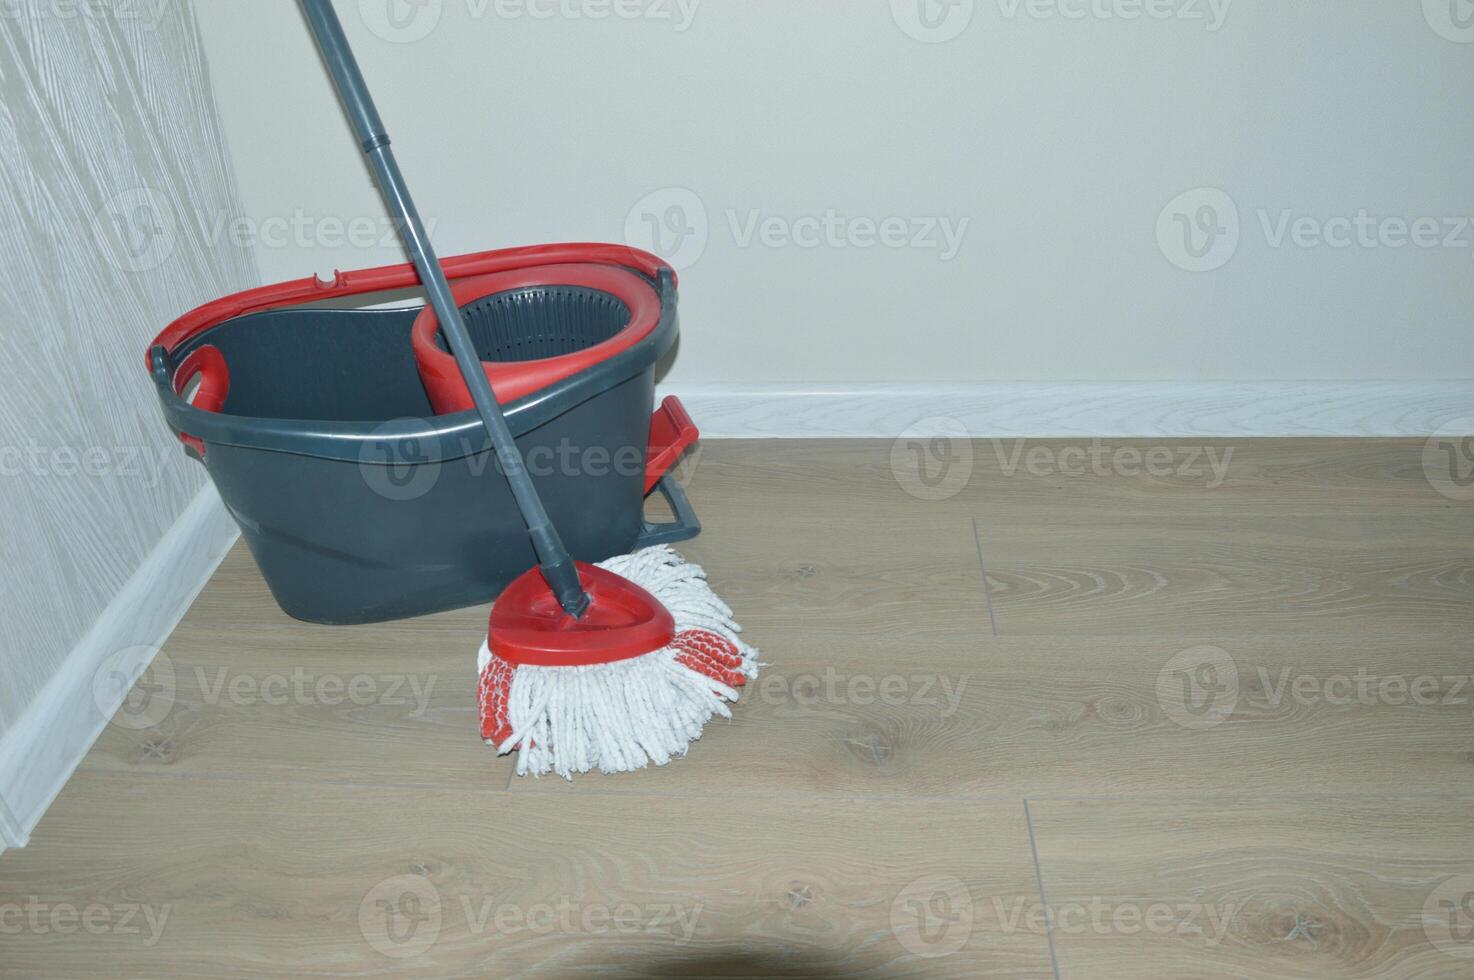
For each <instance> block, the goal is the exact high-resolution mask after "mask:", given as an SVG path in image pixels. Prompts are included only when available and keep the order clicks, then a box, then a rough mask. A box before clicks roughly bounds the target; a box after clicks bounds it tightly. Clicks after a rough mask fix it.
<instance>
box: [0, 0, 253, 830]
mask: <svg viewBox="0 0 1474 980" xmlns="http://www.w3.org/2000/svg"><path fill="white" fill-rule="evenodd" d="M196 211H198V212H200V213H207V214H219V215H232V214H234V213H235V211H236V205H235V204H234V190H233V187H232V184H231V178H230V168H229V165H228V161H227V157H226V152H225V150H224V148H223V146H222V145H221V137H220V133H219V130H218V128H217V125H216V119H215V109H214V104H213V101H212V99H211V94H210V86H209V82H208V79H207V77H206V74H205V69H204V64H203V62H202V60H201V55H200V50H199V36H198V33H197V31H196V27H195V22H194V17H193V14H192V12H191V10H190V8H189V7H187V6H183V5H179V4H172V3H171V4H165V5H158V4H152V3H150V4H116V5H111V4H104V5H100V6H99V5H87V4H54V3H50V2H49V0H24V3H19V4H18V3H10V4H6V5H4V10H3V11H0V215H3V219H0V266H3V268H4V270H5V271H4V274H3V275H0V357H3V363H4V375H3V376H4V384H3V385H0V528H3V532H0V534H3V544H4V559H5V560H4V562H3V563H0V622H3V627H0V636H3V638H4V639H3V652H0V847H3V846H4V844H5V843H7V842H9V843H12V844H13V843H20V842H22V841H23V840H24V838H25V835H26V833H27V832H28V829H29V827H30V826H31V825H33V824H34V822H35V820H36V819H38V818H39V815H40V811H41V809H43V808H44V807H45V805H46V803H47V802H49V800H50V797H51V795H52V794H53V793H54V792H55V791H56V790H57V789H58V788H59V787H60V785H61V781H62V780H64V779H65V777H66V776H67V775H68V774H70V772H71V771H72V767H74V766H75V764H76V762H77V760H78V759H80V757H81V754H82V753H83V752H85V751H86V748H87V746H88V745H89V744H90V743H91V741H92V739H93V738H94V737H95V736H96V734H97V731H98V730H99V729H100V728H101V726H102V724H103V723H104V721H105V720H106V718H107V716H108V715H110V714H111V713H112V708H113V707H114V706H115V705H116V703H117V702H116V700H113V701H111V702H109V700H108V699H109V698H113V697H116V699H117V700H121V695H122V691H121V689H120V688H119V684H120V683H121V682H120V681H119V680H118V678H116V677H114V676H112V674H111V673H110V672H109V670H108V668H107V666H106V665H107V664H108V663H109V662H111V663H112V664H113V665H114V666H116V667H118V669H119V670H120V671H123V672H125V673H126V672H128V671H132V670H136V669H142V667H143V666H144V665H146V663H147V658H146V656H135V655H134V653H133V652H130V651H132V650H133V647H134V645H136V644H143V643H149V642H156V641H157V640H158V639H160V637H159V636H158V635H156V634H157V633H158V631H159V630H160V629H162V630H163V631H165V632H167V630H168V629H169V628H171V627H172V625H173V623H172V621H168V622H166V620H167V619H168V616H169V615H170V614H171V610H172V614H174V615H177V614H178V613H179V612H182V611H183V610H182V608H180V609H174V607H176V606H178V605H179V603H178V600H177V597H176V598H171V597H170V596H168V595H167V593H168V592H169V588H170V587H171V585H175V584H177V583H172V582H170V581H169V580H168V575H167V574H164V575H163V576H162V578H156V577H153V576H148V578H149V582H148V583H147V584H148V585H149V586H151V588H145V587H143V586H142V585H138V586H136V589H137V591H136V593H127V594H126V595H125V591H124V590H125V585H126V584H128V583H130V582H135V581H137V580H138V573H139V572H140V569H141V568H142V567H143V566H144V565H145V564H146V561H147V559H148V558H149V557H150V556H151V555H154V554H155V553H156V552H157V550H158V548H157V546H158V545H159V544H160V542H161V541H162V540H164V539H165V537H166V533H167V532H168V531H169V530H170V528H171V526H173V525H175V523H176V520H177V519H178V518H180V516H181V514H183V513H185V511H186V508H188V507H189V505H190V504H191V501H193V500H195V498H196V495H197V494H198V493H199V492H200V491H201V488H202V487H203V486H204V483H205V478H204V473H203V470H202V469H201V468H200V467H199V466H198V465H197V464H195V463H193V462H191V461H189V460H187V459H186V458H185V457H184V455H183V453H182V451H181V449H180V445H179V443H178V441H177V440H176V439H175V438H174V437H173V435H172V434H171V433H170V432H169V431H168V430H167V428H166V427H165V425H164V422H163V419H162V417H161V415H160V413H159V410H158V407H157V402H156V399H155V396H154V392H153V386H152V385H151V383H150V382H149V379H148V376H147V374H146V373H145V372H144V357H143V355H144V348H145V346H146V345H147V343H148V341H149V339H150V338H152V337H153V336H154V334H155V333H156V332H157V331H158V330H160V329H161V328H162V327H163V326H164V325H165V324H166V323H168V322H169V321H170V320H172V319H173V318H174V317H176V316H178V315H179V314H180V313H182V312H184V311H185V310H187V309H189V308H190V307H192V306H195V305H197V304H199V303H202V302H204V301H206V300H208V299H212V298H214V297H216V296H220V295H223V294H224V293H228V292H233V291H235V290H238V289H241V288H244V287H246V286H249V285H252V284H253V283H254V282H255V281H256V280H257V272H256V270H255V267H254V264H253V259H252V255H251V253H250V252H249V251H243V250H241V249H236V248H212V247H210V244H209V243H208V242H206V241H204V240H202V239H201V238H200V237H198V236H197V235H195V234H194V233H193V232H192V230H191V225H190V223H189V222H187V221H184V220H182V217H183V215H185V214H186V213H189V212H196ZM227 533H228V532H227ZM176 537H177V535H176ZM218 537H219V535H217V536H216V538H217V541H216V542H215V543H216V544H218ZM204 547H206V545H205V542H204V540H203V539H197V540H194V541H193V542H192V543H191V542H186V543H182V544H181V548H180V550H179V552H178V553H176V554H174V555H173V556H172V558H171V559H170V560H168V561H164V560H162V559H158V560H156V564H159V565H160V566H161V567H163V566H169V567H172V568H174V569H183V568H184V566H187V565H191V563H192V561H193V559H194V556H195V555H196V553H197V552H198V551H199V549H201V548H204ZM217 557H218V556H217ZM190 573H193V571H191V572H190ZM193 585H194V587H197V585H198V583H197V582H196V583H193ZM120 596H124V598H122V599H121V600H120V599H119V597H120ZM150 617H152V619H150ZM145 620H149V622H148V623H145ZM136 631H141V632H136ZM120 658H121V659H120ZM124 660H126V661H127V663H126V664H124V663H123V661H124ZM130 676H131V675H130ZM94 681H96V682H97V683H98V686H97V688H96V690H94ZM63 706H65V710H63Z"/></svg>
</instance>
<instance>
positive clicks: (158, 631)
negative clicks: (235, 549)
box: [0, 485, 240, 850]
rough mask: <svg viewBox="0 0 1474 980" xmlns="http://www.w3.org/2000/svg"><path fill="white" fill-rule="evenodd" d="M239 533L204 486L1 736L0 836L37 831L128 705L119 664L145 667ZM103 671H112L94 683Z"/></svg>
mask: <svg viewBox="0 0 1474 980" xmlns="http://www.w3.org/2000/svg"><path fill="white" fill-rule="evenodd" d="M239 534H240V531H239V529H238V528H237V527H236V524H235V521H234V520H232V519H231V517H230V514H229V513H228V512H227V511H226V510H225V506H224V505H223V504H222V503H221V502H220V497H219V495H218V494H216V492H215V488H214V486H213V485H207V486H206V487H205V488H204V489H202V490H201V491H200V493H199V494H198V495H197V496H196V497H195V499H194V500H193V501H191V502H190V505H189V506H188V507H187V508H185V511H184V513H183V514H182V515H180V517H179V519H178V520H177V521H175V522H174V525H173V526H172V527H171V528H169V530H168V531H167V532H165V534H164V537H163V538H162V539H161V540H160V541H159V543H158V545H156V546H155V547H154V549H153V551H152V552H150V553H149V555H148V557H147V558H146V559H144V562H143V564H142V565H141V566H139V568H138V571H136V572H134V574H133V576H132V577H131V578H130V579H129V580H128V581H127V582H126V583H125V584H124V586H123V588H122V590H121V591H119V592H118V594H117V595H116V596H114V597H113V600H112V602H110V603H109V604H108V606H107V608H106V609H105V610H103V613H102V615H101V616H99V617H98V619H97V622H96V623H94V624H93V626H92V629H91V630H90V631H88V633H87V635H86V636H85V637H83V638H82V641H81V642H80V643H78V644H77V645H76V647H74V648H73V649H72V652H71V653H70V655H68V657H67V659H66V661H65V662H64V663H63V664H62V667H61V669H60V670H58V671H57V672H56V674H55V675H54V676H52V678H51V679H50V680H49V681H47V683H46V686H45V687H44V688H42V689H41V693H40V694H39V695H38V696H37V697H36V699H35V700H34V701H32V702H31V703H30V704H29V705H28V706H27V707H26V710H25V712H24V713H23V714H22V715H21V716H20V718H19V719H17V721H16V723H15V724H14V725H13V726H11V727H10V729H9V730H7V731H6V733H5V736H4V738H0V845H4V846H9V847H21V846H24V845H25V843H26V842H27V841H28V840H29V839H30V835H31V831H32V830H34V829H35V827H36V824H38V823H39V822H40V820H41V816H42V814H44V813H45V812H46V808H47V807H49V806H50V805H51V801H52V800H54V799H55V798H56V795H57V794H58V793H60V792H61V788H62V786H63V785H65V784H66V781H67V779H69V778H70V777H71V775H72V773H73V772H75V771H76V768H77V766H78V765H80V764H81V762H82V758H83V757H84V756H85V755H86V754H87V750H88V749H90V748H91V747H92V743H93V742H95V741H97V737H98V736H99V735H100V734H102V730H103V727H104V726H105V725H106V724H107V723H108V719H109V718H111V717H112V716H113V713H114V712H115V711H116V710H117V709H118V707H119V706H120V705H121V704H122V701H123V697H124V696H125V695H126V692H127V687H128V684H120V683H116V682H115V681H116V680H117V678H115V677H114V675H115V673H116V674H121V675H123V678H122V679H126V680H128V681H129V683H131V680H132V679H136V678H137V677H138V675H140V674H141V673H143V670H144V668H146V667H147V666H148V664H149V662H150V661H151V660H152V658H153V653H155V652H157V650H158V648H159V647H160V646H162V645H163V643H164V641H165V640H166V639H168V637H169V634H170V633H172V632H173V631H174V627H175V626H177V625H178V624H179V620H181V619H182V618H183V617H184V613H185V612H186V611H187V610H188V609H189V606H190V603H192V602H194V599H195V596H196V595H198V594H199V591H200V589H202V588H204V585H205V583H206V582H207V581H209V579H210V576H211V575H212V574H213V573H214V571H215V568H216V566H218V565H219V564H220V561H221V559H222V558H224V557H225V553H226V552H227V551H229V550H230V546H231V544H233V543H234V541H235V539H236V537H237V536H238V535H239ZM104 670H106V671H107V673H108V677H109V678H110V679H111V680H109V682H108V683H105V684H97V683H95V680H96V679H97V678H98V677H99V675H100V673H101V672H102V671H104ZM103 692H108V693H106V694H104V693H103ZM111 692H116V698H115V699H114V698H113V696H112V693H111ZM99 700H103V701H105V702H108V703H103V704H99V703H98V701H99ZM0 850H3V847H0Z"/></svg>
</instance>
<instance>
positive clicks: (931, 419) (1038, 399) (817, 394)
mask: <svg viewBox="0 0 1474 980" xmlns="http://www.w3.org/2000/svg"><path fill="white" fill-rule="evenodd" d="M667 394H675V395H679V396H680V398H681V400H682V401H683V402H684V403H685V405H686V407H687V408H688V409H690V410H691V416H692V418H694V419H695V420H696V425H697V426H698V427H699V428H700V429H701V434H702V435H703V436H705V437H707V438H709V439H723V438H729V439H804V438H820V437H828V438H885V439H893V438H895V437H896V436H899V435H901V434H902V433H903V432H910V433H911V434H913V435H920V436H925V435H948V434H955V433H956V431H957V426H958V424H960V425H961V426H962V427H963V428H964V429H965V430H966V431H967V432H969V433H970V434H971V435H972V436H973V437H974V438H978V439H1000V438H1002V439H1023V438H1039V439H1044V438H1079V437H1090V436H1101V437H1103V438H1115V439H1128V438H1181V437H1187V436H1194V437H1198V438H1204V439H1209V438H1254V437H1261V436H1262V437H1308V436H1322V437H1327V436H1332V437H1333V436H1346V437H1396V436H1401V437H1425V436H1428V435H1431V434H1433V433H1434V432H1436V431H1437V430H1438V429H1440V428H1441V427H1442V426H1444V425H1446V424H1447V423H1449V422H1451V421H1453V420H1455V419H1468V418H1470V417H1471V416H1474V381H1203V382H1156V381H1124V382H1096V381H1075V382H1051V381H1040V382H1033V381H996V382H995V381H982V382H969V383H966V384H955V383H941V384H903V385H902V384H884V383H876V384H787V383H783V384H751V385H749V384H709V383H708V384H702V383H695V384H681V383H679V382H677V383H675V384H669V385H665V384H663V385H661V390H660V395H661V397H663V396H664V395H667ZM918 423H921V424H920V426H919V427H918ZM929 427H930V428H933V429H935V431H931V432H928V431H927V430H928V428H929Z"/></svg>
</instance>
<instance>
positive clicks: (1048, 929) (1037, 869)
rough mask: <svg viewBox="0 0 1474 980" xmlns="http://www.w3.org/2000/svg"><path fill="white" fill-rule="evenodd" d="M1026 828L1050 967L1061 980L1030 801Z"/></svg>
mask: <svg viewBox="0 0 1474 980" xmlns="http://www.w3.org/2000/svg"><path fill="white" fill-rule="evenodd" d="M1024 827H1025V828H1026V829H1027V830H1028V832H1029V853H1030V854H1031V855H1032V856H1033V858H1034V881H1035V883H1036V884H1037V885H1038V886H1039V904H1040V906H1042V907H1043V909H1044V936H1045V938H1046V939H1048V940H1049V965H1050V966H1051V967H1052V968H1053V969H1054V980H1060V975H1059V953H1058V952H1057V951H1056V950H1055V948H1054V913H1053V912H1052V911H1050V908H1049V898H1048V896H1047V895H1046V893H1045V890H1044V870H1043V868H1042V867H1041V866H1040V864H1039V843H1038V841H1036V840H1035V839H1034V816H1033V814H1032V813H1030V812H1029V801H1028V798H1027V797H1026V798H1025V799H1024Z"/></svg>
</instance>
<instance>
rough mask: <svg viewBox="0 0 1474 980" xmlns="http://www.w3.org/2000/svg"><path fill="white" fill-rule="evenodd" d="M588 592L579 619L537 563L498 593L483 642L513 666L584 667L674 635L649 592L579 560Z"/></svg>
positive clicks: (635, 653)
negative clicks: (560, 599)
mask: <svg viewBox="0 0 1474 980" xmlns="http://www.w3.org/2000/svg"><path fill="white" fill-rule="evenodd" d="M576 564H577V566H578V578H579V581H581V582H582V583H583V588H584V591H585V592H587V593H588V596H589V608H588V610H587V611H586V612H585V613H584V614H583V618H582V619H574V618H573V617H572V616H570V615H568V614H567V613H566V612H564V611H563V607H562V606H561V605H559V604H558V597H557V596H555V595H553V590H552V589H550V588H548V583H547V580H546V579H544V578H543V576H542V573H541V572H540V571H538V570H537V569H536V568H534V569H532V570H531V571H529V572H525V573H523V574H522V575H519V576H518V577H517V578H516V579H514V580H513V582H512V584H511V585H509V586H507V588H506V589H505V590H504V591H503V592H502V594H501V595H500V596H498V597H497V600H496V605H495V606H493V607H492V610H491V625H490V628H489V629H488V631H487V642H488V644H489V645H490V647H491V652H492V653H494V654H496V656H497V657H499V658H500V659H502V660H504V661H506V662H507V663H509V664H512V665H514V666H516V665H519V664H533V665H535V666H538V667H588V666H592V665H593V664H609V663H614V662H616V661H619V660H628V659H629V658H631V657H639V656H642V655H644V654H647V653H650V652H652V651H655V650H659V649H660V648H661V647H664V646H667V645H669V644H670V641H671V639H672V638H674V637H675V635H676V621H675V618H674V617H672V616H671V614H670V613H669V612H667V611H666V608H665V607H664V606H662V605H661V604H660V602H659V601H658V600H657V599H656V598H655V597H654V596H653V595H651V594H650V593H648V592H646V591H645V590H644V589H642V588H640V587H639V586H638V585H636V584H635V583H633V582H631V581H630V580H628V579H626V578H623V577H621V576H619V575H615V574H614V573H613V572H611V571H608V570H606V569H603V568H600V567H598V566H597V565H590V564H588V563H587V562H577V563H576Z"/></svg>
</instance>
